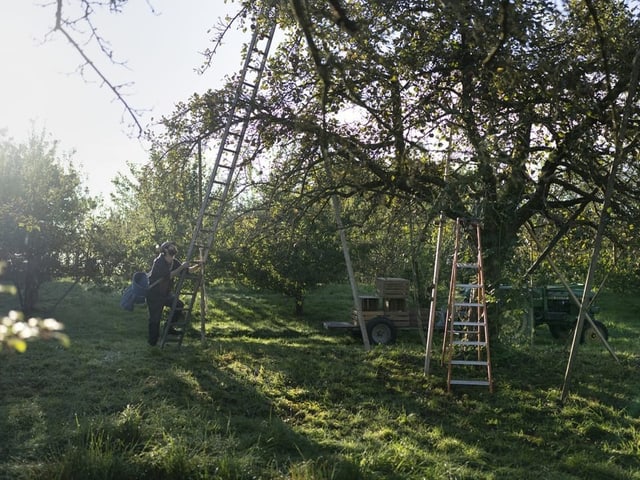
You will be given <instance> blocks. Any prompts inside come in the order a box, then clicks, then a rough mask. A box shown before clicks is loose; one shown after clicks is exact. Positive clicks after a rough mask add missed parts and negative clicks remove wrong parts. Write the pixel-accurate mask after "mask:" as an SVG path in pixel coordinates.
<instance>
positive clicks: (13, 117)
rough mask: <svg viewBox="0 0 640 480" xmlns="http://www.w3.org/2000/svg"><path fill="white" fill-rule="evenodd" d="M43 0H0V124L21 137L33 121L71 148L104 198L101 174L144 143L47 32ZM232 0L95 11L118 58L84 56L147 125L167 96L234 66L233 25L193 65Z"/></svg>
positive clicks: (65, 46) (143, 155)
mask: <svg viewBox="0 0 640 480" xmlns="http://www.w3.org/2000/svg"><path fill="white" fill-rule="evenodd" d="M72 1H73V2H77V0H72ZM52 3H53V2H52V1H51V0H1V4H0V65H1V66H2V67H1V68H2V70H1V71H2V74H1V75H0V131H4V133H5V135H6V137H9V138H11V139H12V140H13V141H14V142H15V143H22V142H25V141H26V140H27V138H28V137H29V134H30V132H31V131H33V130H34V129H35V131H36V132H40V131H41V130H44V131H45V132H46V133H47V135H48V138H49V139H50V140H52V141H53V140H55V141H58V142H59V146H58V149H59V150H58V151H59V153H60V152H65V153H67V152H68V153H72V157H71V158H72V160H73V163H74V165H75V166H76V167H77V168H78V169H79V170H80V172H81V174H82V176H83V179H84V182H83V183H84V185H86V186H87V187H88V188H89V190H90V193H91V194H92V195H101V196H102V197H103V198H105V200H108V196H109V193H110V192H112V191H113V189H112V185H111V180H112V179H113V178H114V177H115V176H116V175H117V174H118V173H125V174H126V173H127V172H128V168H127V162H133V163H137V164H141V163H144V162H146V160H147V158H148V155H147V150H146V148H147V145H145V144H144V142H142V141H141V140H139V139H138V138H136V136H137V132H136V131H135V130H133V129H132V128H131V123H132V122H131V118H130V117H128V116H127V114H126V113H125V111H124V108H123V106H122V105H121V104H120V103H119V102H117V101H116V100H115V96H114V94H113V93H112V92H111V91H110V90H108V89H107V88H106V87H105V86H102V85H101V83H100V82H99V80H98V78H97V76H96V75H94V74H93V73H87V74H86V75H85V76H84V77H83V76H82V75H81V74H80V73H79V72H78V68H79V66H80V65H82V63H83V62H82V59H81V58H80V56H79V54H78V53H77V51H76V50H75V49H74V48H73V47H72V46H71V45H70V44H69V43H68V42H67V41H66V39H64V38H63V37H62V35H61V34H60V33H55V32H54V33H49V32H50V31H51V30H52V27H53V25H54V23H55V6H54V5H51V4H52ZM65 3H68V1H67V0H65ZM45 4H49V6H43V5H45ZM150 5H151V7H153V11H152V8H151V7H150ZM237 8H238V7H237V5H234V4H231V3H230V2H228V3H225V2H224V1H223V0H179V1H178V0H144V1H143V0H130V1H129V2H128V4H127V5H125V7H124V9H123V12H122V13H120V14H108V15H107V14H104V15H99V16H96V17H95V23H96V26H97V28H98V31H99V33H100V34H101V35H102V36H103V37H105V38H107V39H108V40H109V41H110V43H111V47H112V49H113V52H114V56H115V58H116V59H117V60H118V62H120V63H122V62H126V66H121V65H113V64H111V63H110V62H107V61H105V59H104V57H100V56H99V55H98V54H94V55H93V58H98V60H100V61H101V63H102V65H103V67H104V69H105V72H107V75H108V77H109V80H110V81H112V82H114V83H118V84H119V83H127V84H129V83H131V85H130V86H128V87H127V89H126V90H125V92H126V94H127V96H126V99H127V102H128V103H129V104H130V105H131V106H133V107H134V108H136V109H138V110H143V113H142V114H141V116H140V120H141V123H142V125H143V126H144V127H147V126H149V125H152V123H150V122H152V119H153V118H156V119H157V118H160V117H161V116H162V115H163V114H168V113H170V112H171V111H172V110H173V106H174V105H175V104H176V103H177V102H179V101H186V100H187V99H188V98H189V97H190V96H191V94H192V93H194V92H203V91H205V90H207V89H209V88H212V89H215V88H218V87H220V86H221V84H222V81H223V79H224V76H225V75H230V74H233V73H234V72H236V71H238V70H239V69H240V68H241V58H240V48H241V44H242V42H246V41H248V40H249V38H248V37H247V35H246V34H242V33H240V32H235V33H234V34H233V35H232V36H229V38H228V40H227V41H226V42H225V44H224V45H223V46H222V48H221V49H220V50H219V51H218V53H217V54H216V56H215V57H214V62H213V65H212V67H211V68H210V69H209V70H208V71H207V72H205V73H204V74H203V75H200V74H198V73H197V72H196V69H197V68H198V67H200V66H201V65H202V62H203V60H204V57H203V56H202V54H201V53H200V52H202V51H204V50H205V49H206V48H207V47H212V46H213V44H212V43H211V38H212V37H213V33H212V32H210V33H208V30H209V29H210V28H211V27H213V26H215V25H216V24H218V23H219V21H220V19H223V18H224V16H225V15H226V14H227V13H235V11H236V10H237Z"/></svg>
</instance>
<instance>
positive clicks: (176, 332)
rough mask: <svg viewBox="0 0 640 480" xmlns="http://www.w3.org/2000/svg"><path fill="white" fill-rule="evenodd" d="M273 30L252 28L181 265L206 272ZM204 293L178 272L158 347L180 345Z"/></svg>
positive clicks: (197, 279)
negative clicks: (199, 263)
mask: <svg viewBox="0 0 640 480" xmlns="http://www.w3.org/2000/svg"><path fill="white" fill-rule="evenodd" d="M269 8H270V7H265V9H264V11H263V14H264V16H267V15H269V12H268V10H269ZM275 29H276V22H275V21H271V22H254V28H253V35H252V37H251V42H250V43H249V46H248V48H247V53H246V56H245V60H244V64H243V67H242V70H241V72H240V75H239V78H238V83H237V86H236V91H235V96H234V98H233V102H232V104H231V107H230V110H229V112H228V115H227V120H226V124H225V128H224V131H223V134H222V138H221V140H220V145H219V147H218V153H217V156H216V159H215V163H214V165H213V169H212V172H211V175H210V177H209V182H208V185H207V187H206V190H204V192H203V194H204V195H203V197H204V198H203V201H202V205H201V207H200V213H199V214H198V218H197V220H196V224H195V226H194V230H193V236H192V238H191V243H190V244H189V248H188V250H187V253H186V255H185V260H184V261H185V262H188V263H192V262H193V261H194V259H195V258H197V259H198V260H200V261H202V262H203V263H202V269H204V264H205V263H206V260H207V258H208V257H209V251H210V250H211V247H212V245H213V243H214V241H215V239H216V234H217V232H218V227H219V225H220V220H221V218H222V214H223V212H224V209H225V206H226V203H227V197H228V194H229V190H230V188H231V184H232V182H233V180H234V178H235V173H236V166H237V164H238V158H239V157H240V153H241V151H242V147H243V143H244V137H245V133H246V131H247V128H248V126H249V122H250V119H251V113H252V111H253V108H254V105H255V100H256V97H257V95H258V89H259V87H260V81H261V79H262V74H263V72H264V69H265V66H266V63H267V57H268V55H269V49H270V48H271V42H272V40H273V36H274V32H275ZM203 287H204V274H203V271H201V272H199V273H198V274H195V275H193V274H189V273H188V271H187V269H185V270H183V271H182V273H181V275H180V276H179V278H178V281H177V283H176V290H175V294H176V300H174V303H173V305H172V307H171V311H170V313H169V315H168V316H167V318H172V317H173V314H174V313H175V312H176V309H177V299H178V298H179V296H180V295H182V296H183V297H184V308H183V312H182V316H181V317H182V318H181V319H180V320H179V321H178V322H172V323H171V325H169V323H168V322H165V325H164V328H163V330H162V336H161V342H160V346H161V347H164V346H165V345H166V344H168V343H174V344H177V345H181V344H182V340H183V338H184V335H185V333H186V330H187V328H188V326H189V324H190V321H191V316H192V313H193V308H194V305H195V303H196V297H197V295H198V293H201V294H202V293H203ZM202 315H204V312H202ZM204 321H205V319H204V318H202V319H201V323H202V324H203V325H204Z"/></svg>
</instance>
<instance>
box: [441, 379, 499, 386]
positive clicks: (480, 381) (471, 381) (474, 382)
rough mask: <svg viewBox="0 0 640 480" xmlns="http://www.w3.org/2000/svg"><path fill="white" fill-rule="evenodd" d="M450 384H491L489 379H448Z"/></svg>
mask: <svg viewBox="0 0 640 480" xmlns="http://www.w3.org/2000/svg"><path fill="white" fill-rule="evenodd" d="M449 384H451V385H479V386H486V387H488V386H489V385H491V384H490V383H489V380H453V379H452V380H449Z"/></svg>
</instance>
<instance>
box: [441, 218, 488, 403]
mask: <svg viewBox="0 0 640 480" xmlns="http://www.w3.org/2000/svg"><path fill="white" fill-rule="evenodd" d="M480 231H481V225H480V222H479V221H478V220H467V219H460V218H458V219H457V221H456V229H455V247H454V253H453V262H452V265H451V281H450V284H449V301H448V306H447V315H446V325H445V332H444V339H443V342H442V361H443V363H446V364H447V390H448V391H451V387H452V385H478V386H488V387H489V391H490V392H493V378H492V374H491V355H490V350H489V323H488V318H487V299H486V295H485V280H484V271H483V268H482V242H481V238H480Z"/></svg>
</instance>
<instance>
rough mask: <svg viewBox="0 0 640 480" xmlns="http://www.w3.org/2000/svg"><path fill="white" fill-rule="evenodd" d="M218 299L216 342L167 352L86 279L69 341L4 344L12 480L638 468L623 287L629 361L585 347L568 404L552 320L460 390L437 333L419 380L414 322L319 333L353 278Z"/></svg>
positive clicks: (4, 419)
mask: <svg viewBox="0 0 640 480" xmlns="http://www.w3.org/2000/svg"><path fill="white" fill-rule="evenodd" d="M56 289H57V290H56ZM62 290H63V289H62ZM56 291H58V292H59V291H61V289H60V287H59V286H55V285H54V289H52V290H51V291H49V292H46V296H45V297H44V298H46V299H47V301H48V302H49V304H51V303H52V302H54V301H55V292H56ZM209 295H210V303H211V308H210V310H209V312H210V321H209V322H208V323H207V339H206V342H205V343H204V345H203V344H201V342H200V336H199V331H194V332H192V333H189V335H188V336H187V339H186V342H185V344H184V345H183V346H182V347H180V348H175V347H173V348H171V347H168V348H165V349H162V350H161V349H158V348H155V349H154V348H150V347H148V346H147V345H146V328H147V325H146V311H145V309H144V306H141V307H136V310H135V311H134V312H125V311H123V310H120V309H119V307H118V300H119V297H118V295H117V293H108V292H100V291H97V290H91V289H85V288H76V289H74V290H73V291H72V293H71V294H70V295H69V297H68V299H67V300H66V301H64V302H61V303H60V304H59V305H58V307H57V308H56V318H57V319H58V320H60V321H62V322H63V323H64V324H65V327H66V333H68V335H69V337H70V338H71V345H70V346H69V348H68V349H64V348H62V347H61V346H60V345H59V344H57V342H33V343H32V344H30V345H29V348H28V350H27V351H26V353H24V354H20V355H19V354H11V355H5V354H3V355H2V356H0V362H1V363H0V479H20V478H24V479H31V478H42V479H44V478H47V479H48V478H60V479H65V478H68V479H72V478H74V479H75V478H82V479H92V478H100V479H127V478H136V479H151V478H163V479H164V478H176V479H178V478H180V479H183V478H195V479H245V478H246V479H250V478H262V479H291V480H295V479H323V480H324V479H336V480H340V479H345V480H351V479H354V480H357V479H367V480H368V479H385V480H386V479H398V480H405V479H409V480H410V479H441V478H457V479H502V478H518V479H534V478H535V479H540V478H545V479H547V478H549V479H582V478H596V479H597V478H614V479H633V480H638V479H640V473H638V472H640V468H639V467H638V455H639V454H640V452H639V450H638V445H639V444H640V438H639V432H640V419H639V415H638V414H639V412H640V378H639V376H638V375H637V372H638V367H639V364H638V358H639V356H638V354H639V352H640V346H638V344H637V338H638V336H639V335H638V334H639V329H640V327H639V325H638V324H637V322H636V320H635V317H633V316H632V315H631V313H632V311H633V309H630V308H629V307H628V306H627V305H625V307H624V309H621V311H620V313H617V312H616V310H615V308H616V306H617V305H618V303H623V302H616V301H615V297H613V296H605V295H603V296H602V300H603V303H604V304H605V305H606V309H603V313H602V318H604V319H605V320H604V321H605V322H606V324H607V326H608V327H609V330H610V333H611V343H612V346H613V347H614V348H615V349H616V351H617V354H618V356H619V358H620V359H621V363H620V364H617V363H616V362H615V361H613V359H612V358H611V356H610V355H609V354H608V353H607V352H606V351H605V350H604V349H602V348H601V347H600V346H598V345H587V346H584V347H581V348H580V350H579V352H578V356H577V362H576V368H575V371H574V377H573V382H572V387H571V394H570V396H569V398H568V400H567V402H566V403H565V404H564V405H561V404H560V402H559V398H560V394H561V388H562V381H563V376H564V373H565V367H566V361H567V355H568V345H567V344H564V343H558V342H557V341H555V340H553V339H551V338H550V335H549V334H548V331H547V330H546V329H544V328H543V327H541V328H540V329H539V331H536V335H535V337H534V341H533V343H531V342H527V341H525V342H522V341H508V342H507V341H505V342H497V343H496V344H494V346H493V350H492V353H493V359H494V375H495V378H496V391H495V393H494V394H489V393H488V392H487V391H486V389H473V388H469V389H459V390H456V391H455V392H454V393H452V394H448V393H446V384H445V381H444V379H445V370H444V368H443V367H442V366H441V365H440V362H439V358H438V353H439V348H440V342H441V335H436V338H435V343H434V360H433V362H432V371H431V375H429V376H425V375H424V372H423V365H424V345H423V344H422V341H421V338H420V336H419V335H418V334H417V332H403V334H402V335H401V336H400V337H399V342H398V343H397V344H396V345H393V346H380V347H376V348H374V349H372V350H371V351H370V352H365V351H364V348H363V345H362V341H361V340H359V339H355V338H352V337H351V336H349V335H346V334H336V333H333V332H327V331H326V330H324V329H323V327H322V322H323V321H325V320H347V319H348V317H349V310H350V308H351V299H350V292H349V289H348V287H347V286H335V285H331V286H325V287H323V288H322V289H319V290H318V291H316V292H314V293H313V294H312V295H311V296H310V297H309V298H308V299H307V301H306V303H305V311H306V314H305V316H304V317H303V318H297V317H295V316H294V315H293V313H292V312H293V303H292V302H291V301H290V300H289V299H287V298H285V297H283V296H281V295H277V294H270V293H265V292H262V293H256V292H251V291H249V290H246V289H242V288H236V287H232V286H230V285H227V284H224V285H222V286H220V289H219V290H218V289H217V288H213V289H210V291H209ZM634 301H636V300H635V299H634ZM636 303H637V304H638V305H636V307H637V306H640V300H638V301H636ZM196 330H199V326H197V329H196ZM627 337H630V338H627Z"/></svg>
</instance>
